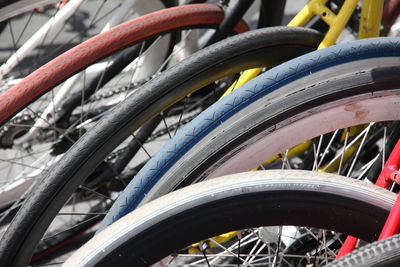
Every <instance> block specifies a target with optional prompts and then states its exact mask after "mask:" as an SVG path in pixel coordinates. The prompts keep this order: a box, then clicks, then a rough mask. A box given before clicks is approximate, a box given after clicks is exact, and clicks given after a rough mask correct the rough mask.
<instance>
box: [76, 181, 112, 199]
mask: <svg viewBox="0 0 400 267" xmlns="http://www.w3.org/2000/svg"><path fill="white" fill-rule="evenodd" d="M79 188H81V189H83V190H86V191H88V192H91V193H93V194H96V195H98V196H100V197H103V198H105V199H109V200H111V201H112V202H114V200H113V199H112V198H110V197H109V196H106V195H104V194H102V193H99V192H97V191H95V190H93V189H90V188H88V187H86V186H83V185H80V186H79Z"/></svg>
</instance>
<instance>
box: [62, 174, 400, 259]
mask: <svg viewBox="0 0 400 267" xmlns="http://www.w3.org/2000/svg"><path fill="white" fill-rule="evenodd" d="M300 192H301V193H300ZM378 192H379V193H378ZM378 195H379V196H378ZM390 195H391V196H390ZM383 196H385V197H386V199H385V197H383ZM394 197H395V196H394V195H393V193H390V192H388V191H386V190H384V189H382V188H379V187H377V186H374V185H371V184H366V183H364V182H360V181H357V180H353V179H347V178H344V177H340V176H337V175H332V174H323V173H316V172H308V171H287V170H286V171H282V170H275V171H269V172H264V171H257V172H248V173H240V174H235V175H229V176H225V177H222V178H216V179H213V180H209V181H204V182H201V183H198V184H195V185H190V186H189V187H186V188H183V189H180V190H178V191H176V192H172V193H170V194H168V195H165V196H163V197H161V198H159V199H156V200H154V201H152V202H150V203H148V204H145V205H144V206H142V207H140V208H138V209H137V210H135V211H133V212H132V213H130V214H128V215H127V216H125V217H123V218H121V219H120V220H119V221H117V222H115V223H114V224H113V225H110V226H109V227H108V228H107V229H105V230H104V231H103V232H102V233H100V234H99V235H96V236H95V237H94V238H93V239H92V240H90V241H89V242H88V243H86V244H85V245H84V246H83V247H82V248H81V249H80V250H78V251H77V252H76V254H74V255H73V256H72V257H71V258H70V259H69V260H68V261H67V262H66V263H65V266H106V265H110V264H117V265H118V266H132V265H133V266H149V265H151V264H154V263H156V262H157V261H159V260H161V259H164V258H165V257H166V256H167V255H169V254H174V253H175V252H176V251H178V250H179V249H181V248H184V247H186V246H188V245H190V244H193V243H194V242H198V240H204V239H205V238H208V237H212V236H216V235H218V234H221V233H226V232H230V231H233V230H238V229H245V228H250V227H259V226H272V225H295V226H299V225H304V226H312V227H317V228H321V229H329V230H334V231H339V232H342V233H347V234H350V233H351V234H354V235H355V236H358V237H361V236H362V237H363V238H364V240H368V241H370V240H371V239H372V240H373V239H375V238H376V237H377V236H375V234H376V233H378V232H379V229H380V226H381V225H382V222H384V221H385V218H386V217H385V215H384V214H385V213H387V212H388V210H390V203H392V201H394ZM384 199H385V202H386V203H385V205H388V206H387V207H386V208H383V207H382V206H381V207H379V209H383V210H385V209H387V210H386V211H385V212H382V210H379V213H380V215H375V213H374V212H372V210H369V208H371V209H373V210H377V209H378V208H377V206H375V205H376V203H379V202H380V201H383V200H384ZM353 201H357V203H354V202H353ZM373 203H375V204H373ZM266 214H268V216H263V215H266ZM356 214H357V215H356ZM367 214H370V215H371V214H374V215H375V216H376V217H375V216H374V219H372V218H368V217H369V216H370V215H367ZM341 215H344V216H341ZM358 216H360V217H358ZM380 216H382V217H380ZM375 219H376V220H377V221H379V223H378V224H377V225H375ZM368 222H370V223H368ZM177 225H179V227H176V226H177ZM367 225H368V226H369V227H371V228H369V227H368V226H367ZM363 226H365V227H366V228H365V229H360V228H359V227H363ZM368 228H369V229H368ZM374 233H375V234H374ZM183 240H185V241H183ZM132 251H134V253H132ZM80 253H82V254H81V255H79V254H80ZM265 261H267V260H265ZM258 263H259V262H258ZM264 263H266V262H264ZM259 264H260V263H259ZM263 266H265V265H263Z"/></svg>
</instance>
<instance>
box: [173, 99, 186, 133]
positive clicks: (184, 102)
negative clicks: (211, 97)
mask: <svg viewBox="0 0 400 267" xmlns="http://www.w3.org/2000/svg"><path fill="white" fill-rule="evenodd" d="M187 101H188V97H185V100H184V101H183V108H182V112H181V113H180V114H179V119H178V125H177V126H176V128H175V131H174V136H175V135H176V132H177V131H178V129H179V126H180V124H181V121H182V117H183V113H185V108H186V104H187Z"/></svg>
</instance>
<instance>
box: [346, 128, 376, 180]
mask: <svg viewBox="0 0 400 267" xmlns="http://www.w3.org/2000/svg"><path fill="white" fill-rule="evenodd" d="M371 125H372V124H369V125H368V127H367V128H366V131H365V133H364V134H363V138H362V140H361V143H360V144H359V145H358V149H357V152H356V155H355V156H354V159H353V160H352V162H351V166H350V168H349V171H348V172H347V175H346V176H347V177H349V176H350V174H351V172H352V171H353V168H354V165H355V164H356V162H357V159H358V156H359V155H360V152H361V148H362V147H363V146H364V142H365V140H366V138H367V136H368V133H369V130H370V129H371Z"/></svg>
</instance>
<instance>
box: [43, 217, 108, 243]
mask: <svg viewBox="0 0 400 267" xmlns="http://www.w3.org/2000/svg"><path fill="white" fill-rule="evenodd" d="M100 218H101V215H95V216H93V217H91V218H89V219H87V220H84V221H82V222H80V223H78V224H75V225H74V226H72V227H70V228H67V229H65V230H63V231H60V232H58V233H56V234H53V235H51V236H46V237H45V238H43V239H42V240H43V241H47V240H49V239H52V238H54V237H56V236H58V235H60V234H63V233H65V232H68V231H70V230H73V229H74V228H77V227H79V226H81V225H83V224H85V223H87V222H90V221H94V220H96V219H100Z"/></svg>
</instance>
